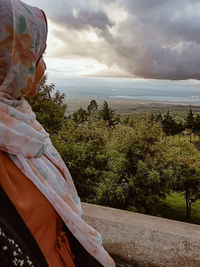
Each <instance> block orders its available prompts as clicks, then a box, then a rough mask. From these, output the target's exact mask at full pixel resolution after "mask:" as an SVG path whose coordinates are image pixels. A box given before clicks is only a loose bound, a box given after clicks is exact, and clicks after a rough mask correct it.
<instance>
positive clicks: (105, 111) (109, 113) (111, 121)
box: [99, 101, 119, 127]
mask: <svg viewBox="0 0 200 267" xmlns="http://www.w3.org/2000/svg"><path fill="white" fill-rule="evenodd" d="M99 117H100V118H102V119H103V120H104V121H106V122H107V123H108V126H109V127H111V126H114V125H116V124H117V123H118V122H119V118H118V117H117V116H116V112H115V110H114V109H112V108H111V107H109V106H108V103H107V102H106V101H104V104H103V107H102V109H101V110H100V112H99Z"/></svg>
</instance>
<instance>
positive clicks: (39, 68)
mask: <svg viewBox="0 0 200 267" xmlns="http://www.w3.org/2000/svg"><path fill="white" fill-rule="evenodd" d="M45 69H46V65H45V63H44V60H43V59H42V58H41V60H40V61H39V62H38V65H37V69H36V74H35V81H34V83H33V87H32V90H31V92H29V94H28V95H29V96H34V95H35V94H36V93H37V87H38V85H39V82H40V81H41V79H42V77H43V75H44V72H45Z"/></svg>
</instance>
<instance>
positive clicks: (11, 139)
mask: <svg viewBox="0 0 200 267" xmlns="http://www.w3.org/2000/svg"><path fill="white" fill-rule="evenodd" d="M46 33H47V26H46V20H45V17H44V14H43V12H42V11H41V10H39V9H37V8H35V7H31V6H29V5H26V4H25V3H23V2H22V1H20V0H0V149H1V150H3V151H5V152H7V153H8V154H9V156H10V158H11V159H12V161H13V162H14V163H15V165H16V166H17V167H18V168H19V169H20V170H21V171H22V172H23V173H24V174H25V175H26V176H27V178H29V179H30V180H31V181H32V182H33V184H34V185H35V186H36V187H37V188H38V189H39V190H40V191H41V192H42V194H43V195H44V196H45V197H46V198H47V199H48V201H49V202H50V203H51V204H52V205H53V207H54V208H55V210H56V211H57V212H58V214H59V215H60V216H61V218H62V220H63V221H64V223H65V224H66V226H67V227H68V228H69V229H70V231H71V232H72V234H73V235H74V236H75V237H76V238H77V239H78V240H79V242H80V243H81V244H82V245H83V247H84V248H85V249H86V250H87V251H88V252H89V253H90V254H91V255H92V256H93V257H95V258H96V259H97V260H98V261H99V262H100V263H101V264H102V265H103V266H107V267H113V266H115V263H114V262H113V260H112V258H111V257H110V256H109V255H108V253H107V252H106V251H105V250H104V248H103V246H102V239H101V236H100V234H99V233H98V232H97V231H96V230H94V229H93V228H92V227H91V226H89V225H88V224H87V223H86V222H85V221H84V220H83V219H82V218H81V214H82V210H81V203H80V199H79V197H78V195H77V192H76V189H75V186H74V183H73V180H72V178H71V176H70V173H69V171H68V169H67V167H66V166H65V164H64V162H63V160H62V159H61V157H60V155H59V153H58V152H57V151H56V149H55V148H54V147H53V145H52V143H51V140H50V138H49V135H48V133H46V132H45V130H44V129H43V127H42V126H41V125H40V124H39V123H38V122H37V120H36V117H35V114H34V113H33V112H32V110H31V107H30V106H29V104H28V103H27V102H26V100H25V99H24V98H23V96H26V95H28V94H29V92H30V90H32V86H33V82H34V79H35V71H36V66H37V62H38V60H39V58H40V56H41V54H42V53H43V51H44V49H45V46H46ZM58 169H59V170H61V172H62V173H63V176H62V175H61V172H60V171H59V170H58Z"/></svg>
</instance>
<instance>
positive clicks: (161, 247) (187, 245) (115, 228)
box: [82, 203, 200, 267]
mask: <svg viewBox="0 0 200 267" xmlns="http://www.w3.org/2000/svg"><path fill="white" fill-rule="evenodd" d="M82 206H83V217H84V219H85V220H86V221H87V222H88V223H89V224H90V225H92V226H93V227H94V228H95V229H97V230H98V231H99V232H100V233H101V234H102V237H103V241H104V247H105V248H106V249H107V250H108V252H109V253H110V254H112V255H117V256H118V257H120V258H122V259H123V260H124V261H125V262H128V263H130V264H131V266H135V264H138V265H139V266H173V267H175V266H177V267H179V266H181V267H186V266H191V267H193V266H194V267H196V266H200V226H199V225H194V224H189V223H183V222H178V221H173V220H168V219H162V218H158V217H153V216H148V215H143V214H139V213H133V212H128V211H123V210H118V209H113V208H108V207H103V206H97V205H92V204H86V203H83V204H82Z"/></svg>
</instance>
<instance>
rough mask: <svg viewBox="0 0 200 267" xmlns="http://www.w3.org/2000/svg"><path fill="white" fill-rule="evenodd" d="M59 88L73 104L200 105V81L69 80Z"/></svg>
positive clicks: (80, 78) (71, 78)
mask: <svg viewBox="0 0 200 267" xmlns="http://www.w3.org/2000/svg"><path fill="white" fill-rule="evenodd" d="M56 88H57V89H58V90H60V91H61V92H62V93H65V94H66V98H67V99H68V100H69V101H70V100H91V99H96V100H116V99H118V100H122V101H125V100H129V101H142V102H145V101H147V102H162V103H163V102H166V103H167V102H170V103H185V104H187V103H188V104H195V105H198V104H199V105H200V81H198V80H181V81H171V80H152V79H148V80H147V79H134V78H101V77H68V78H66V79H65V80H64V81H62V83H59V81H58V82H56Z"/></svg>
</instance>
